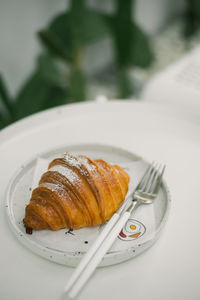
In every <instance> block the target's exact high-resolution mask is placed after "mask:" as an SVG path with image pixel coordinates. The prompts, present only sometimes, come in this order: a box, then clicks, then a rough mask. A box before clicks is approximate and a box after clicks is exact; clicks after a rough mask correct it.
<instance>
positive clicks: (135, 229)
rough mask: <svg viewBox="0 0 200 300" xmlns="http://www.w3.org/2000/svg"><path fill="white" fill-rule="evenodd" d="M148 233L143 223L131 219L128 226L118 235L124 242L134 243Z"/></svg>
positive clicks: (127, 223)
mask: <svg viewBox="0 0 200 300" xmlns="http://www.w3.org/2000/svg"><path fill="white" fill-rule="evenodd" d="M145 231H146V227H145V225H144V224H143V223H141V222H139V221H137V220H134V219H129V220H128V221H127V222H126V225H125V226H124V228H123V229H122V230H121V232H120V233H119V235H118V238H119V239H120V240H122V241H132V240H136V239H138V238H140V237H141V236H142V235H143V234H144V233H145Z"/></svg>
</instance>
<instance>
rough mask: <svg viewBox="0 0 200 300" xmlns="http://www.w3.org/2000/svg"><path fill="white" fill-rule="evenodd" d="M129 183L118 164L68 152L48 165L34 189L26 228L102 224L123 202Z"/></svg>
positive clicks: (25, 222)
mask: <svg viewBox="0 0 200 300" xmlns="http://www.w3.org/2000/svg"><path fill="white" fill-rule="evenodd" d="M128 183H129V176H128V174H127V173H126V172H125V171H124V170H123V169H122V168H120V167H119V166H117V165H110V164H109V163H107V162H105V161H104V160H102V159H97V160H92V159H90V158H88V157H86V156H83V155H79V156H73V155H71V154H69V153H67V154H65V156H64V157H63V158H57V159H54V160H53V161H52V162H51V163H50V164H49V170H48V171H47V172H46V173H44V174H43V175H42V177H41V179H40V182H39V186H38V187H37V188H36V189H34V190H33V192H32V196H31V199H30V203H29V204H28V205H27V206H26V211H25V218H24V220H23V221H24V225H25V227H27V228H32V229H37V230H39V229H51V230H58V229H61V228H66V227H68V228H73V229H77V228H81V227H85V226H96V225H100V224H102V223H104V222H105V221H107V220H108V219H110V217H111V216H112V215H113V213H114V212H115V211H116V210H117V209H118V208H119V206H120V205H121V204H122V202H123V201H124V199H125V196H126V193H127V191H128Z"/></svg>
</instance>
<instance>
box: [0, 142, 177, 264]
mask: <svg viewBox="0 0 200 300" xmlns="http://www.w3.org/2000/svg"><path fill="white" fill-rule="evenodd" d="M86 147H91V148H99V149H100V148H103V149H113V150H114V151H117V152H120V153H123V154H125V156H129V157H131V158H133V160H134V161H138V160H142V161H144V162H145V163H147V164H149V162H148V161H147V160H146V159H144V158H142V157H141V156H139V155H137V154H135V153H133V152H131V151H129V150H126V149H124V148H123V147H117V146H113V145H111V144H101V143H98V144H97V143H85V144H79V143H78V144H69V145H67V144H65V145H60V146H57V147H56V148H55V149H51V150H49V151H45V152H44V153H42V152H40V153H38V154H37V155H35V156H34V157H32V158H31V159H29V160H28V161H26V162H22V166H23V167H24V166H26V167H30V166H31V165H34V164H35V162H36V159H37V157H38V156H41V157H49V156H51V155H54V154H55V153H61V152H62V149H66V148H69V149H70V148H71V149H73V151H74V148H76V149H78V148H80V149H83V148H86ZM23 167H21V168H20V169H18V170H16V171H15V172H14V175H13V176H12V178H11V180H10V181H9V184H8V186H7V188H6V194H5V205H4V206H5V212H6V216H7V220H8V223H9V225H10V228H11V230H12V232H13V233H14V234H15V236H16V237H17V239H18V240H19V241H20V242H21V243H22V244H23V245H24V246H25V247H27V248H28V249H29V250H31V251H32V252H33V253H35V254H37V255H39V256H41V257H43V258H45V259H47V260H49V261H52V262H54V263H58V264H61V265H66V266H70V267H75V266H77V264H78V263H79V262H80V260H81V258H82V257H83V255H84V254H85V252H83V251H78V252H66V251H62V250H58V249H56V250H55V249H52V248H49V247H48V254H49V255H48V257H47V255H46V254H45V252H46V251H47V250H46V249H47V247H44V246H42V245H40V244H38V243H36V242H35V241H33V240H30V239H28V237H27V235H26V234H24V232H22V231H21V230H20V229H19V228H18V227H17V225H16V223H15V222H14V215H13V211H12V207H11V205H10V201H11V193H12V188H13V185H15V183H16V181H17V179H18V178H19V176H20V174H21V172H22V170H23ZM162 188H163V190H164V191H165V194H166V203H167V205H166V209H165V213H164V216H163V218H162V220H161V222H160V224H159V226H158V227H157V228H156V231H155V234H154V237H153V238H151V239H149V240H147V241H145V242H141V243H140V242H138V243H137V244H136V245H135V246H134V247H130V248H128V249H123V250H121V251H111V252H108V253H107V254H106V255H105V256H104V258H103V259H102V261H101V263H100V265H99V267H103V266H109V265H113V264H117V263H121V262H123V261H126V260H129V259H131V258H134V257H136V256H138V255H139V254H141V253H142V252H144V251H145V250H147V249H148V248H149V247H151V246H152V245H153V244H154V243H155V242H156V240H157V239H158V238H159V236H160V233H161V231H162V229H163V227H164V225H165V223H166V221H167V218H168V215H169V210H170V206H171V194H170V191H169V188H168V186H167V184H166V182H165V181H164V180H162Z"/></svg>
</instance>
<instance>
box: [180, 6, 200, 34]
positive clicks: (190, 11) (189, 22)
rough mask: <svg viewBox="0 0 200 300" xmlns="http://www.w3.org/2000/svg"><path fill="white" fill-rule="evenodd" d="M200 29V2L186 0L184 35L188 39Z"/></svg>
mask: <svg viewBox="0 0 200 300" xmlns="http://www.w3.org/2000/svg"><path fill="white" fill-rule="evenodd" d="M199 28H200V1H199V0H186V10H185V28H184V34H185V36H186V37H190V36H192V35H193V34H195V33H196V31H197V30H198V29H199Z"/></svg>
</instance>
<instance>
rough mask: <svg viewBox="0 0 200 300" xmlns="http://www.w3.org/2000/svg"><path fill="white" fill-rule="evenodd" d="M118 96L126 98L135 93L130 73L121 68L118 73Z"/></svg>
mask: <svg viewBox="0 0 200 300" xmlns="http://www.w3.org/2000/svg"><path fill="white" fill-rule="evenodd" d="M117 77H118V78H117V79H118V80H117V83H118V84H117V86H118V98H120V99H126V98H129V97H130V95H132V94H133V90H134V86H133V83H132V82H131V80H130V78H129V74H128V70H126V69H124V70H123V69H120V70H119V71H118V73H117Z"/></svg>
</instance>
